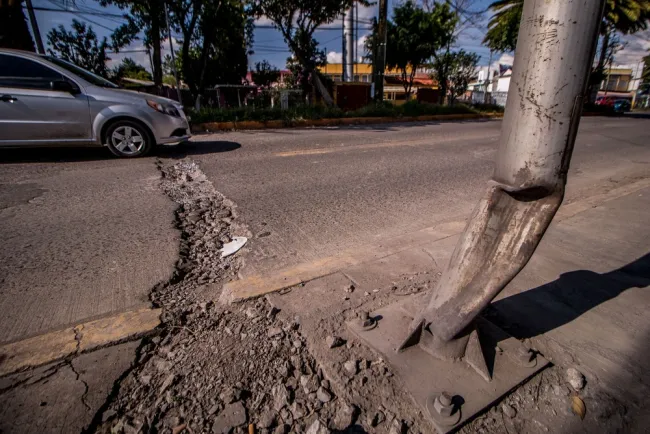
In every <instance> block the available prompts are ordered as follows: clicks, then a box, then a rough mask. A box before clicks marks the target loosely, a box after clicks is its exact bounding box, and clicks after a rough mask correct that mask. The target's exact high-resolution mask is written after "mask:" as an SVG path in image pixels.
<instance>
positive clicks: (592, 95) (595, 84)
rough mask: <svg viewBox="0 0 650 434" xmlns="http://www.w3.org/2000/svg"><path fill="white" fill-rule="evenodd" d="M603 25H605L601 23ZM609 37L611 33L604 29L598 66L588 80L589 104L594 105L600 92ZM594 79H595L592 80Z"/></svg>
mask: <svg viewBox="0 0 650 434" xmlns="http://www.w3.org/2000/svg"><path fill="white" fill-rule="evenodd" d="M603 25H605V24H604V23H603ZM610 37H611V31H610V29H609V28H606V29H605V34H604V35H603V41H602V45H601V47H600V57H599V58H598V64H597V65H596V69H595V70H593V71H592V77H591V79H590V80H589V90H588V97H589V102H590V103H592V104H593V103H595V102H596V99H598V91H599V90H600V83H601V81H602V74H603V73H604V72H605V62H606V61H607V49H608V48H609V39H610ZM594 77H596V78H597V79H594Z"/></svg>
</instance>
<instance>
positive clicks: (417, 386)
mask: <svg viewBox="0 0 650 434" xmlns="http://www.w3.org/2000/svg"><path fill="white" fill-rule="evenodd" d="M409 298H410V300H404V301H400V302H398V303H395V304H391V305H389V306H386V307H384V308H381V309H379V310H377V311H375V312H372V313H371V317H372V318H375V319H376V320H377V326H376V327H375V328H373V329H371V330H363V328H362V327H360V325H359V322H358V321H354V320H353V321H350V322H348V323H347V326H348V328H349V329H350V330H352V331H353V332H354V333H355V334H356V335H357V336H358V337H359V338H360V339H361V340H363V341H364V342H365V343H366V344H367V345H368V346H370V347H371V348H372V349H374V350H375V351H377V352H379V353H380V354H381V355H382V357H383V358H384V360H386V361H387V362H388V363H389V364H390V365H391V367H392V368H393V372H394V373H395V374H396V375H397V376H398V377H399V378H400V379H401V380H402V382H403V383H404V386H405V388H406V389H407V390H408V391H409V393H410V394H411V395H412V397H413V398H414V400H415V401H416V402H417V403H418V405H419V406H420V407H421V409H422V411H423V412H424V414H426V415H428V416H429V419H430V420H431V422H432V424H433V425H434V426H435V427H436V429H437V430H438V431H439V432H440V433H448V432H452V431H455V430H456V429H458V428H460V426H462V425H463V424H464V423H465V422H467V421H469V420H471V419H472V418H473V417H474V416H476V415H477V414H478V413H480V412H481V411H482V410H483V409H485V408H487V407H489V406H491V405H492V404H493V403H494V402H496V401H497V400H499V398H501V397H502V396H504V395H505V394H507V393H508V392H510V391H511V390H512V389H514V388H515V387H517V386H518V385H519V384H521V383H522V382H524V381H525V380H527V379H528V378H530V377H531V376H533V375H534V374H536V373H537V372H539V371H541V370H542V369H544V368H545V367H546V366H547V365H548V364H549V362H548V360H546V359H545V358H544V357H542V356H541V355H539V354H536V355H535V363H534V364H532V366H530V365H531V363H526V361H523V363H522V360H521V354H522V351H521V347H522V345H523V344H522V343H521V342H520V341H519V340H517V339H515V338H513V337H512V336H510V335H508V334H507V333H506V332H504V331H503V330H501V329H500V328H499V327H497V326H496V325H494V324H493V323H491V322H489V321H488V320H486V319H485V318H482V317H479V318H478V319H477V321H476V325H477V328H478V329H479V330H480V333H479V337H480V347H481V349H482V350H483V356H484V358H485V363H486V368H487V370H488V371H489V377H488V378H489V381H487V379H486V376H485V375H481V374H479V372H478V371H477V370H476V369H475V368H473V367H472V366H470V365H469V364H468V360H465V359H467V358H468V356H467V355H466V357H465V359H464V360H461V361H457V362H450V361H444V360H439V359H437V358H434V357H432V356H431V355H429V354H428V353H427V352H425V351H424V350H423V349H422V348H421V347H420V346H418V345H413V346H411V347H409V348H407V349H405V350H403V351H401V352H398V348H399V347H400V345H401V344H402V342H403V341H404V338H405V337H406V336H407V335H408V332H409V325H410V324H411V321H412V320H413V318H414V317H415V315H416V313H417V312H418V310H419V309H420V308H421V306H422V302H423V301H424V300H420V298H421V297H417V296H416V297H409ZM469 362H470V363H471V361H469ZM441 391H446V392H447V393H449V394H450V395H453V396H454V400H455V402H458V409H457V413H454V414H453V418H449V417H446V418H440V417H438V416H439V415H437V414H435V413H434V414H432V413H431V411H433V408H432V405H431V402H433V401H432V400H433V398H434V397H435V396H437V395H438V394H439V393H440V392H441Z"/></svg>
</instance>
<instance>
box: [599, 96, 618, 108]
mask: <svg viewBox="0 0 650 434" xmlns="http://www.w3.org/2000/svg"><path fill="white" fill-rule="evenodd" d="M617 99H618V98H617V97H615V96H599V97H598V98H596V105H602V106H608V107H611V106H613V105H614V101H616V100H617Z"/></svg>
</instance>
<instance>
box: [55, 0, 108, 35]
mask: <svg viewBox="0 0 650 434" xmlns="http://www.w3.org/2000/svg"><path fill="white" fill-rule="evenodd" d="M47 1H49V2H50V3H52V4H53V5H55V6H58V4H57V3H55V2H54V1H52V0H47ZM61 10H63V11H65V9H61ZM65 12H70V13H71V14H73V15H75V16H76V17H78V18H81V19H84V20H86V21H88V22H89V23H92V24H94V25H96V26H98V27H101V28H103V29H106V30H109V31H113V30H115V29H111V28H110V27H108V26H105V25H103V24H100V23H98V22H97V21H93V20H91V19H89V18H88V17H84V16H82V15H80V14H79V13H78V12H74V11H65Z"/></svg>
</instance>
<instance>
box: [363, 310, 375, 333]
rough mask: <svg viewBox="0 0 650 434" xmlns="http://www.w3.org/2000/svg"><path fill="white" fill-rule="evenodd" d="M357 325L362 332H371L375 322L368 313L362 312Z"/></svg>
mask: <svg viewBox="0 0 650 434" xmlns="http://www.w3.org/2000/svg"><path fill="white" fill-rule="evenodd" d="M359 325H360V326H361V328H362V329H363V330H371V329H374V328H375V327H376V326H377V320H376V319H374V318H373V317H371V316H370V313H369V312H362V313H361V315H359Z"/></svg>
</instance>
